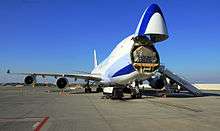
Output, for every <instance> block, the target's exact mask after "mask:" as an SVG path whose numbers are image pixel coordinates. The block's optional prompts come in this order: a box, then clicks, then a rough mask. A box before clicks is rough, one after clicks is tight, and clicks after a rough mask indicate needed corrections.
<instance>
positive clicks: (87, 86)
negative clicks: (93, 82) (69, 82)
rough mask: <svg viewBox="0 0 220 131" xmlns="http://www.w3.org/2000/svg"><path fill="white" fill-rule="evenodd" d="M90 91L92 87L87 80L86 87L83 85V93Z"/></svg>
mask: <svg viewBox="0 0 220 131" xmlns="http://www.w3.org/2000/svg"><path fill="white" fill-rule="evenodd" d="M91 92H92V89H91V88H90V85H89V81H87V83H86V87H85V93H91Z"/></svg>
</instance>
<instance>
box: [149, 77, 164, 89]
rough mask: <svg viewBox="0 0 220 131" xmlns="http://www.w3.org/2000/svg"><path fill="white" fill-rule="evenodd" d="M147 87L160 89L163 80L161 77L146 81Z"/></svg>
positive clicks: (162, 85)
mask: <svg viewBox="0 0 220 131" xmlns="http://www.w3.org/2000/svg"><path fill="white" fill-rule="evenodd" d="M148 81H149V85H150V86H151V87H152V88H154V89H162V88H163V87H164V86H165V84H166V83H165V79H163V78H162V77H155V78H150V79H148Z"/></svg>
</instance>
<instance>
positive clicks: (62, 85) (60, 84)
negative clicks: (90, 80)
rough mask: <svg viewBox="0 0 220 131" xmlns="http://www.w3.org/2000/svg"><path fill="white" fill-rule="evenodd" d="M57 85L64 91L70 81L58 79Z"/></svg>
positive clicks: (63, 78) (62, 78)
mask: <svg viewBox="0 0 220 131" xmlns="http://www.w3.org/2000/svg"><path fill="white" fill-rule="evenodd" d="M56 84H57V87H58V88H60V89H63V88H65V87H66V86H67V85H68V84H69V81H68V79H67V78H65V77H61V78H59V79H57V82H56Z"/></svg>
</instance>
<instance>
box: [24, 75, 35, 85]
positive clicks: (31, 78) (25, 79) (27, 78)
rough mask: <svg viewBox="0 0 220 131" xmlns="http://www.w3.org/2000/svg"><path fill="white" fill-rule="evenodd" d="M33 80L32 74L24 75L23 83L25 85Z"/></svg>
mask: <svg viewBox="0 0 220 131" xmlns="http://www.w3.org/2000/svg"><path fill="white" fill-rule="evenodd" d="M34 81H35V78H34V76H26V77H25V78H24V83H25V84H27V85H30V84H33V83H34Z"/></svg>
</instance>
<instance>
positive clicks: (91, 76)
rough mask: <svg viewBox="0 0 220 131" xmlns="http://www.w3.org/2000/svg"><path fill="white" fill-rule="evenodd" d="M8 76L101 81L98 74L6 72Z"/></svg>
mask: <svg viewBox="0 0 220 131" xmlns="http://www.w3.org/2000/svg"><path fill="white" fill-rule="evenodd" d="M7 73H8V74H15V75H30V76H42V77H46V76H50V77H55V78H57V77H68V78H77V79H84V80H93V81H101V80H102V79H101V75H99V74H90V73H70V74H67V73H63V74H61V73H31V72H30V73H11V72H10V70H8V71H7Z"/></svg>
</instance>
